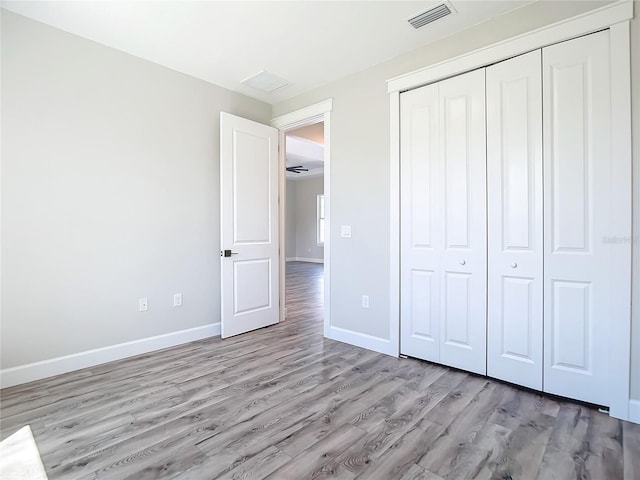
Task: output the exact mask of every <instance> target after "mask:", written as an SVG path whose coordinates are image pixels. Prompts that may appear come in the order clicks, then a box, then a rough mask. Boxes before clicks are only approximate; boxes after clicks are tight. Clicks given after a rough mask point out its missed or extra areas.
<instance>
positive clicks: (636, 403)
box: [629, 400, 640, 423]
mask: <svg viewBox="0 0 640 480" xmlns="http://www.w3.org/2000/svg"><path fill="white" fill-rule="evenodd" d="M629 421H630V422H633V423H640V400H629Z"/></svg>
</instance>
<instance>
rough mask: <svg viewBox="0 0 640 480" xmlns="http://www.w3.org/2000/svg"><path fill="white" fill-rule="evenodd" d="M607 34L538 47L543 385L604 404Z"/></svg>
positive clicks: (615, 281) (612, 284)
mask: <svg viewBox="0 0 640 480" xmlns="http://www.w3.org/2000/svg"><path fill="white" fill-rule="evenodd" d="M609 75H610V73H609V32H608V31H604V32H600V33H596V34H592V35H588V36H585V37H581V38H578V39H575V40H571V41H568V42H564V43H560V44H557V45H553V46H551V47H548V48H545V49H543V92H544V94H543V102H544V137H545V145H544V157H545V217H544V222H545V232H546V233H545V246H544V268H545V275H544V277H545V279H544V292H545V312H544V316H545V326H544V327H545V332H544V337H545V338H544V345H545V365H544V391H546V392H549V393H554V394H557V395H563V396H567V397H571V398H575V399H579V400H584V401H587V402H591V403H595V404H599V405H608V404H609V397H608V395H607V392H608V390H609V389H608V384H607V377H608V375H610V374H611V373H612V372H608V368H607V349H608V344H609V335H608V330H607V321H608V315H609V312H610V306H609V305H610V298H609V289H610V288H611V289H616V288H618V286H619V287H620V288H624V285H625V281H626V279H622V278H615V277H613V276H612V275H610V274H609V272H610V265H609V253H610V252H609V251H608V249H609V248H610V247H609V246H608V245H607V244H606V241H605V239H606V238H607V237H608V236H610V235H611V231H610V227H609V218H610V216H611V215H614V214H615V212H614V211H613V209H612V204H611V196H612V194H611V191H612V188H615V187H614V186H613V185H612V183H611V162H612V157H611V112H610V110H611V103H610V98H611V88H610V78H609Z"/></svg>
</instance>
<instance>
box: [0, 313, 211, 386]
mask: <svg viewBox="0 0 640 480" xmlns="http://www.w3.org/2000/svg"><path fill="white" fill-rule="evenodd" d="M218 335H220V323H211V324H209V325H203V326H201V327H195V328H189V329H186V330H179V331H177V332H171V333H165V334H163V335H156V336H155V337H148V338H141V339H139V340H133V341H131V342H125V343H119V344H116V345H110V346H108V347H102V348H96V349H93V350H87V351H84V352H79V353H74V354H72V355H65V356H63V357H57V358H50V359H48V360H43V361H41V362H35V363H29V364H27V365H20V366H18V367H12V368H5V369H4V370H1V371H0V387H1V388H6V387H11V386H14V385H19V384H22V383H27V382H32V381H34V380H40V379H42V378H47V377H52V376H54V375H60V374H61V373H68V372H73V371H74V370H79V369H81V368H87V367H93V366H95V365H101V364H103V363H107V362H112V361H114V360H121V359H123V358H127V357H132V356H134V355H140V354H143V353H149V352H153V351H155V350H160V349H163V348H167V347H174V346H176V345H181V344H183V343H189V342H193V341H196V340H202V339H204V338H209V337H214V336H218Z"/></svg>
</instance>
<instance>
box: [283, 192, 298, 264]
mask: <svg viewBox="0 0 640 480" xmlns="http://www.w3.org/2000/svg"><path fill="white" fill-rule="evenodd" d="M295 186H296V182H295V181H294V180H287V187H286V191H285V195H286V199H287V205H286V207H287V208H286V212H285V220H286V223H285V235H286V237H285V242H284V248H285V256H286V258H295V257H296V188H295Z"/></svg>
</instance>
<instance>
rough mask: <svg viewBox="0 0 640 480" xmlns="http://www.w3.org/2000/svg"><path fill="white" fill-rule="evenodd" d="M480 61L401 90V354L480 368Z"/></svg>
mask: <svg viewBox="0 0 640 480" xmlns="http://www.w3.org/2000/svg"><path fill="white" fill-rule="evenodd" d="M484 80H485V78H484V69H482V70H477V71H474V72H470V73H467V74H464V75H460V76H457V77H454V78H451V79H448V80H444V81H442V82H439V83H437V84H433V85H429V86H427V87H423V88H420V89H417V90H414V91H411V92H408V93H403V94H402V96H401V122H402V128H401V182H402V189H401V190H402V197H401V210H402V212H401V224H402V230H401V257H402V260H401V261H402V263H401V271H402V278H401V337H400V340H401V347H400V350H401V352H402V353H403V354H406V355H410V356H413V357H417V358H422V359H425V360H432V361H437V362H440V363H443V364H446V365H451V366H454V367H457V368H462V369H465V370H468V371H472V372H476V373H481V374H485V373H486V142H485V95H484Z"/></svg>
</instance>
